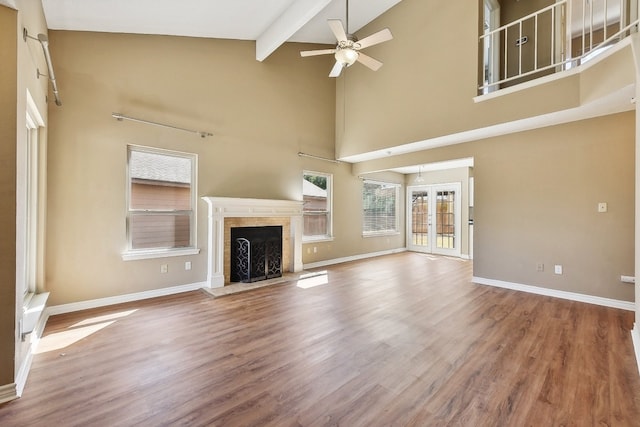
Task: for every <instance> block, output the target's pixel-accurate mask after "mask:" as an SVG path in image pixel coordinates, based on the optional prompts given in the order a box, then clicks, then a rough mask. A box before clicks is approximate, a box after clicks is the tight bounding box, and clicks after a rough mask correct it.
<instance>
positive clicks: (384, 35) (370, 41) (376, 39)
mask: <svg viewBox="0 0 640 427" xmlns="http://www.w3.org/2000/svg"><path fill="white" fill-rule="evenodd" d="M392 38H393V34H391V30H389V29H388V28H385V29H384V30H380V31H378V32H377V33H373V34H371V35H370V36H367V37H365V38H363V39H362V40H358V42H357V43H356V45H359V47H358V49H364V48H365V47H369V46H373V45H374V44H378V43H382V42H386V41H389V40H391V39H392Z"/></svg>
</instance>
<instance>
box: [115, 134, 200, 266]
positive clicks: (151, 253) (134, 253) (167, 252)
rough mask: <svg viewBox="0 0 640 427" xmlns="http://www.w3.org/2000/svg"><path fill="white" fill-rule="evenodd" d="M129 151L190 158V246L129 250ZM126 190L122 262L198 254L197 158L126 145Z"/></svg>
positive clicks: (180, 153)
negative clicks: (124, 244)
mask: <svg viewBox="0 0 640 427" xmlns="http://www.w3.org/2000/svg"><path fill="white" fill-rule="evenodd" d="M130 150H134V151H141V152H146V153H153V154H164V155H169V156H180V157H186V158H190V159H191V160H192V163H191V166H192V167H191V212H192V214H191V215H192V218H191V219H192V221H191V230H190V233H191V237H190V240H191V244H192V245H191V246H189V247H184V248H149V249H131V236H130V234H129V201H130V200H131V176H130V175H129V152H130ZM126 168H127V189H126V201H125V218H126V219H127V220H126V222H127V226H126V241H127V249H126V250H125V251H124V252H122V254H121V256H122V260H123V261H136V260H142V259H153V258H167V257H176V256H189V255H197V254H199V253H200V248H198V247H197V246H198V244H197V240H196V239H197V235H198V233H197V223H198V221H197V213H198V204H197V202H198V199H197V194H198V179H197V177H198V156H197V154H193V153H186V152H182V151H174V150H166V149H163V148H155V147H145V146H141V145H135V144H128V145H127V163H126Z"/></svg>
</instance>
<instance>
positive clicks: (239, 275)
mask: <svg viewBox="0 0 640 427" xmlns="http://www.w3.org/2000/svg"><path fill="white" fill-rule="evenodd" d="M230 270H231V281H232V282H244V283H250V282H257V281H259V280H267V279H273V278H275V277H280V276H282V226H279V225H269V226H263V227H234V228H231V268H230Z"/></svg>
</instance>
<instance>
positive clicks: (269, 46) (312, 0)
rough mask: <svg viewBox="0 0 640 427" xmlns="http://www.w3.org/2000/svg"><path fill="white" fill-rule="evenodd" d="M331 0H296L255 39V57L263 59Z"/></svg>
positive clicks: (259, 59)
mask: <svg viewBox="0 0 640 427" xmlns="http://www.w3.org/2000/svg"><path fill="white" fill-rule="evenodd" d="M330 3H331V0H298V1H296V2H294V3H293V4H292V5H291V6H290V7H289V8H288V9H287V10H286V11H285V12H284V13H283V14H282V15H280V16H279V17H278V18H277V19H276V20H275V21H274V22H273V23H272V24H271V25H270V26H269V28H267V29H266V30H265V31H264V32H263V33H262V34H261V35H260V36H259V37H258V39H257V40H256V59H257V60H258V61H261V62H262V61H264V60H265V59H267V57H268V56H269V55H271V54H272V53H273V52H274V51H275V50H276V49H278V48H279V47H280V46H282V44H284V42H286V41H287V40H289V39H290V38H291V36H293V35H294V34H295V33H296V32H298V30H300V29H301V28H302V27H304V26H305V25H306V24H307V23H308V22H309V21H311V20H312V19H313V18H314V17H315V16H316V15H317V14H318V13H320V12H321V11H322V10H323V9H324V8H325V7H327V6H328V5H329V4H330Z"/></svg>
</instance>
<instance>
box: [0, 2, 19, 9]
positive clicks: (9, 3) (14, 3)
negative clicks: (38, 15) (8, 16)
mask: <svg viewBox="0 0 640 427" xmlns="http://www.w3.org/2000/svg"><path fill="white" fill-rule="evenodd" d="M0 6H7V7H10V8H11V9H16V10H17V9H18V8H17V7H16V0H0Z"/></svg>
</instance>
